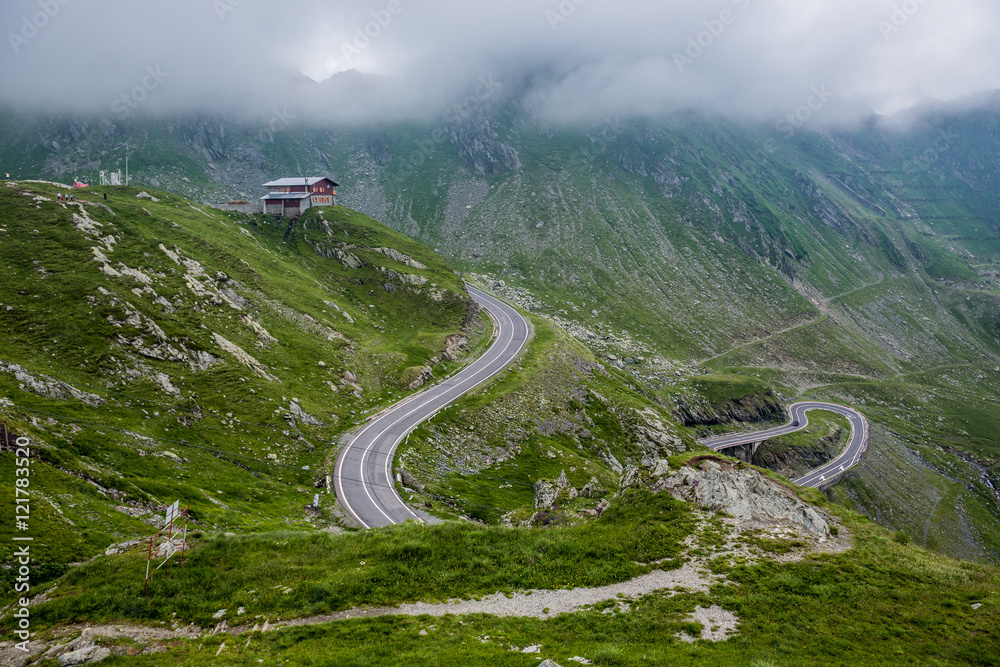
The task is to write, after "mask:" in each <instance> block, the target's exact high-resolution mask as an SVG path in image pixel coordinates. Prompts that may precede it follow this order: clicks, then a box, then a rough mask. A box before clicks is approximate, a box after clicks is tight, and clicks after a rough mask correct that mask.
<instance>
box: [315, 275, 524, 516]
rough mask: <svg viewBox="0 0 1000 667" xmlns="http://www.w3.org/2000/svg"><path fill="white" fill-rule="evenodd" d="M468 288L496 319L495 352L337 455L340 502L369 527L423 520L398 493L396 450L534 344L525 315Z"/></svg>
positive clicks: (370, 427)
mask: <svg viewBox="0 0 1000 667" xmlns="http://www.w3.org/2000/svg"><path fill="white" fill-rule="evenodd" d="M468 290H469V295H470V296H471V297H472V298H473V299H475V300H476V302H478V303H479V305H480V306H482V307H483V308H484V309H485V310H486V311H487V312H489V313H490V314H491V315H492V316H493V322H494V328H495V332H494V333H495V340H494V342H493V344H492V345H491V346H490V348H489V349H488V350H487V351H486V353H485V354H483V355H482V356H481V357H479V358H478V359H476V360H475V361H473V362H472V363H471V364H470V365H469V366H467V367H466V368H464V369H462V371H461V372H459V373H457V374H455V375H454V376H452V377H450V378H448V379H447V380H445V381H444V382H441V383H440V384H437V385H434V386H433V387H430V388H429V389H427V390H426V391H423V392H420V393H418V394H414V395H413V396H410V397H408V398H407V399H405V400H403V401H401V402H400V403H397V404H396V405H394V406H393V407H392V408H391V409H389V410H388V411H387V412H384V413H382V414H380V415H379V416H378V417H376V418H375V419H374V420H372V421H371V422H369V423H368V424H366V425H365V426H364V428H362V429H361V430H360V431H358V433H357V434H356V435H355V436H354V437H353V438H352V439H351V441H350V442H349V443H348V444H347V446H345V447H344V448H343V449H342V450H341V452H340V455H339V456H338V457H337V465H336V467H335V468H334V484H335V485H336V491H337V499H338V500H339V501H340V504H341V505H342V506H343V508H344V509H345V510H347V512H348V514H350V515H351V516H352V517H354V518H355V519H356V520H357V521H358V523H360V524H361V525H362V526H363V527H365V528H376V527H378V526H387V525H389V524H394V523H402V522H404V521H406V520H407V519H416V520H418V521H421V520H423V518H422V517H421V516H418V514H417V512H415V511H414V510H413V509H412V508H411V507H409V506H408V505H407V504H406V503H405V502H403V499H402V498H400V497H399V494H398V493H396V487H395V484H394V479H393V475H392V460H393V455H394V454H395V452H396V447H397V446H399V443H400V442H402V440H403V438H405V437H406V436H407V434H409V433H410V431H412V430H413V429H415V428H416V427H417V426H418V425H419V424H420V423H421V422H423V421H425V420H427V419H429V418H430V417H432V416H433V415H434V414H435V413H436V412H438V411H439V410H441V409H442V408H444V407H445V406H447V405H448V404H450V403H452V402H454V401H455V400H457V399H458V398H460V397H461V396H463V395H465V394H467V393H468V392H469V391H471V390H473V389H475V388H476V387H478V386H479V385H481V384H483V383H484V382H486V381H487V380H489V379H490V378H492V377H493V376H494V375H496V374H497V373H499V372H501V371H502V370H503V369H504V368H506V367H507V366H509V365H510V364H511V363H512V362H513V361H514V360H515V359H516V358H517V355H518V354H520V353H521V350H523V349H524V346H525V345H526V344H527V342H528V334H529V332H530V326H529V325H528V322H527V320H525V319H524V318H523V317H521V315H520V313H518V312H517V311H516V310H515V309H514V308H512V307H510V306H508V305H507V304H506V303H504V302H502V301H500V300H499V299H496V298H494V297H492V296H490V295H489V294H486V293H485V292H482V291H480V290H478V289H476V288H474V287H471V286H470V287H469V288H468Z"/></svg>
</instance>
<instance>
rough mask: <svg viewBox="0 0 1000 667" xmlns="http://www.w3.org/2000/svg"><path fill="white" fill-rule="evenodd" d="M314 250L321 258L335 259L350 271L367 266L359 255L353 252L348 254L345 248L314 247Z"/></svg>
mask: <svg viewBox="0 0 1000 667" xmlns="http://www.w3.org/2000/svg"><path fill="white" fill-rule="evenodd" d="M313 250H315V251H316V254H317V255H319V256H320V257H326V258H327V259H335V260H337V261H338V262H340V263H341V264H343V265H344V266H346V267H347V268H349V269H360V268H361V267H363V266H364V265H365V263H364V262H362V261H361V260H360V259H359V258H358V256H357V255H355V254H354V253H352V252H348V251H347V250H345V249H344V248H338V247H336V246H326V247H322V246H318V245H316V246H313Z"/></svg>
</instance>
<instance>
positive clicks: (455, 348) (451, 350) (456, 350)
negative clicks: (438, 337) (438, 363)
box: [441, 334, 469, 361]
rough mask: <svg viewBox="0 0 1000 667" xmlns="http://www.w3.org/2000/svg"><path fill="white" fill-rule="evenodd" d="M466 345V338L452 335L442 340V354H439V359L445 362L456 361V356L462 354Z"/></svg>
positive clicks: (467, 342)
mask: <svg viewBox="0 0 1000 667" xmlns="http://www.w3.org/2000/svg"><path fill="white" fill-rule="evenodd" d="M468 345H469V339H468V338H466V337H465V336H460V335H458V334H452V335H451V336H448V337H447V338H445V339H444V352H442V353H441V358H442V359H446V360H447V361H457V360H458V355H459V354H461V353H462V352H464V351H465V350H466V348H467V347H468Z"/></svg>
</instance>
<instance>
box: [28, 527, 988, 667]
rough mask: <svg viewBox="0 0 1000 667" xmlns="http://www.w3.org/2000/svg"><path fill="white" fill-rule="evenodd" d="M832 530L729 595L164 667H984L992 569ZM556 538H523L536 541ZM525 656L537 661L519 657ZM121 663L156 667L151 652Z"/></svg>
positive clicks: (876, 532)
mask: <svg viewBox="0 0 1000 667" xmlns="http://www.w3.org/2000/svg"><path fill="white" fill-rule="evenodd" d="M846 524H847V525H848V526H849V527H850V529H851V530H852V531H853V533H854V539H855V548H854V549H853V550H851V551H848V552H846V553H843V554H837V555H816V556H812V557H807V558H806V559H805V560H803V561H801V562H797V563H786V564H781V563H772V562H764V563H761V564H758V565H753V566H741V567H738V568H735V569H732V570H728V571H727V572H726V574H727V576H728V578H729V581H730V582H731V583H721V584H719V585H717V586H715V587H714V588H713V589H712V590H711V591H710V592H709V593H707V594H688V593H679V594H676V595H671V594H670V592H668V591H663V592H660V593H656V594H652V595H649V596H646V597H644V598H642V599H640V600H638V601H633V602H632V603H631V611H629V612H628V613H621V612H619V611H615V610H614V607H615V606H616V605H615V603H614V602H612V601H609V602H608V603H605V604H599V605H595V607H594V608H593V609H590V610H586V611H581V612H579V613H574V614H563V615H560V616H557V617H555V618H553V619H549V620H544V621H543V620H539V619H534V618H496V617H492V616H486V615H473V616H461V617H460V616H445V617H443V618H431V617H426V616H424V617H402V616H391V617H382V618H370V619H356V620H349V621H338V622H335V623H330V624H325V625H318V626H311V627H299V628H291V629H288V630H283V631H279V632H269V633H265V634H261V633H254V635H253V636H252V637H246V638H242V637H241V638H240V639H239V640H236V641H233V638H232V637H230V636H228V635H224V634H223V635H218V636H214V637H205V638H199V639H196V640H192V641H185V642H175V643H174V644H173V647H172V648H171V650H170V652H169V654H166V655H168V656H169V662H170V664H174V665H198V666H200V665H203V664H205V663H211V664H213V665H244V664H263V665H279V664H294V665H334V664H335V665H347V666H358V667H360V666H369V665H379V666H383V665H401V666H402V665H405V666H410V665H446V666H447V665H456V666H457V665H461V666H463V667H465V666H470V665H500V664H502V665H537V664H538V662H539V660H540V659H542V658H543V657H544V658H551V659H553V660H554V661H555V662H557V663H558V664H561V665H568V664H575V663H573V662H571V661H570V659H571V658H573V657H575V656H580V657H584V658H586V659H588V660H590V661H591V662H592V664H595V665H624V666H628V665H705V664H711V665H755V666H757V667H770V666H778V665H781V666H783V667H784V666H790V665H880V666H881V665H996V664H998V656H1000V620H998V619H1000V604H998V602H1000V600H998V594H997V589H998V586H1000V578H998V573H997V570H996V569H994V568H990V567H985V566H979V565H973V564H969V563H961V562H956V561H952V560H949V559H947V558H944V557H942V556H938V555H935V554H930V553H928V552H926V551H924V550H922V549H920V548H917V547H912V546H908V545H903V544H900V543H898V542H896V541H894V540H893V539H892V538H891V537H889V535H888V534H887V533H886V531H884V530H882V529H881V528H878V527H876V526H874V525H872V524H870V523H868V522H867V521H864V520H858V519H856V518H854V517H847V519H846ZM558 532H561V531H533V533H534V534H535V535H544V536H546V537H550V538H551V537H552V536H553V535H555V534H557V533H558ZM562 532H568V531H562ZM512 534H515V535H516V534H518V533H512ZM522 535H523V533H522ZM587 537H592V536H590V535H588V536H587ZM553 550H555V549H553ZM734 584H735V585H734ZM712 604H718V605H721V606H722V607H723V608H725V609H727V610H729V611H733V612H735V613H736V614H737V615H738V617H739V620H740V628H739V634H738V635H737V636H735V637H733V638H731V639H729V640H728V641H726V642H722V643H710V642H705V641H699V642H696V643H694V644H688V643H684V642H682V641H681V640H680V639H679V638H678V636H677V635H678V633H680V632H688V633H692V632H694V633H698V631H699V629H700V628H699V626H698V624H696V623H692V622H691V621H690V620H689V618H688V616H689V614H691V612H692V611H694V609H695V607H698V606H702V607H707V606H710V605H712ZM973 605H981V606H979V608H974V607H973ZM43 608H44V606H43ZM251 618H252V617H251ZM272 620H273V618H272ZM223 642H225V644H226V646H225V647H223V646H222V644H223ZM528 646H537V647H538V652H537V653H527V654H526V653H523V652H521V649H523V648H525V647H528ZM120 660H121V662H122V663H123V664H126V663H125V659H120ZM109 664H117V663H114V662H112V663H109ZM127 664H129V665H161V664H165V654H157V655H148V656H137V657H135V658H129V659H128V662H127Z"/></svg>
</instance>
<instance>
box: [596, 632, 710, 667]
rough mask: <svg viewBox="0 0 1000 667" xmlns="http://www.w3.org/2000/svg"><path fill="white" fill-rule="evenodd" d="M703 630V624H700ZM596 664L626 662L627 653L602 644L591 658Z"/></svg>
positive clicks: (619, 663) (620, 663)
mask: <svg viewBox="0 0 1000 667" xmlns="http://www.w3.org/2000/svg"><path fill="white" fill-rule="evenodd" d="M698 632H699V633H700V632H701V626H700V625H699V626H698ZM591 662H593V663H594V664H595V665H622V664H625V654H624V653H622V652H621V650H620V649H618V648H616V647H614V646H602V647H601V648H599V649H597V650H596V651H594V658H593V659H592V660H591Z"/></svg>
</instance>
